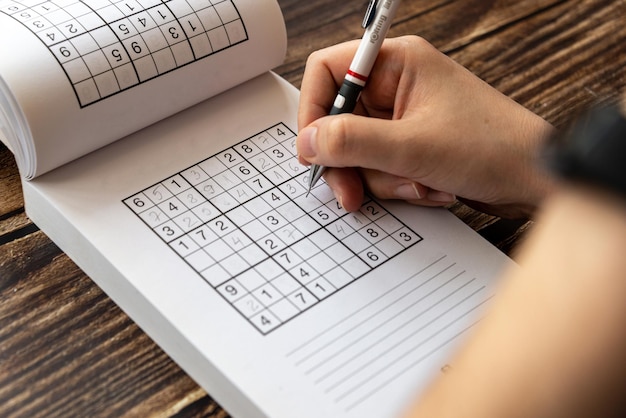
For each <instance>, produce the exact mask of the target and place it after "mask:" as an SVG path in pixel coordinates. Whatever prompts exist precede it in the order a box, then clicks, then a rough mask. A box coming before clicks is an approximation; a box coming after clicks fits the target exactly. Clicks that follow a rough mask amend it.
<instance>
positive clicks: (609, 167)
mask: <svg viewBox="0 0 626 418" xmlns="http://www.w3.org/2000/svg"><path fill="white" fill-rule="evenodd" d="M547 151H548V158H549V164H550V166H551V168H552V169H553V170H554V171H555V172H556V173H557V174H558V175H560V176H562V177H564V178H566V179H569V180H574V181H581V182H585V183H590V184H593V185H596V186H600V187H603V188H605V189H607V188H608V189H610V190H612V191H614V192H617V193H619V194H621V195H622V196H623V197H626V118H625V117H624V115H623V114H622V113H620V111H619V108H617V107H602V108H595V109H593V110H592V111H591V112H589V113H588V114H587V115H585V117H583V118H580V119H579V120H578V121H577V122H576V123H575V124H574V125H573V126H572V127H571V128H570V129H569V130H568V131H567V134H565V135H562V136H560V137H557V138H555V139H554V140H553V141H552V142H551V143H550V144H549V145H548V149H547Z"/></svg>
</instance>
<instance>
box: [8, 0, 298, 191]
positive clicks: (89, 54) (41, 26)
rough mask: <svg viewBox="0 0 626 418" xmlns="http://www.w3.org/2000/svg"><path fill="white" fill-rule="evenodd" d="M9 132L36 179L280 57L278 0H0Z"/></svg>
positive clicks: (23, 165) (26, 173)
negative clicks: (50, 0) (47, 0)
mask: <svg viewBox="0 0 626 418" xmlns="http://www.w3.org/2000/svg"><path fill="white" fill-rule="evenodd" d="M0 38H1V39H3V41H2V42H0V57H2V59H1V60H0V106H1V107H2V108H3V109H2V111H1V112H0V128H2V129H0V139H1V140H2V141H3V142H5V143H7V145H8V146H9V148H10V149H11V150H12V151H13V152H14V153H15V156H16V160H17V163H18V167H19V168H20V171H21V173H22V176H23V177H25V178H27V179H31V178H33V177H36V176H38V175H40V174H42V173H45V172H47V171H49V170H51V169H53V168H55V167H58V166H60V165H62V164H64V163H66V162H68V161H71V160H73V159H75V158H77V157H79V156H81V155H84V154H86V153H88V152H90V151H93V150H94V149H98V148H100V147H101V146H103V145H106V144H108V143H110V142H112V141H115V140H117V139H120V138H122V137H124V136H126V135H128V134H129V133H131V132H134V131H136V130H138V129H140V128H143V127H145V126H147V125H149V124H151V123H154V122H156V121H158V120H160V119H162V118H164V117H167V116H169V115H171V114H173V113H175V112H178V111H180V110H182V109H185V108H187V107H189V106H191V105H193V104H196V103H198V102H200V101H201V100H204V99H206V98H208V97H211V96H213V95H215V94H217V93H219V92H222V91H224V90H227V89H229V88H231V87H232V86H234V85H237V84H239V83H241V82H243V81H245V80H248V79H250V78H252V77H255V76H257V75H259V74H262V73H263V72H266V71H268V70H270V69H271V68H274V67H275V66H277V65H279V64H280V63H281V62H282V61H283V59H284V56H285V52H286V31H285V26H284V21H283V19H282V14H281V12H280V8H279V6H278V4H277V2H276V1H275V0H232V1H231V0H228V1H224V2H212V3H211V2H210V1H209V0H195V1H190V2H187V1H184V0H171V1H169V2H167V4H164V3H161V2H160V1H154V0H140V1H135V0H128V1H126V0H123V1H121V2H113V1H110V0H104V1H98V0H84V1H79V0H65V1H61V0H53V1H52V2H39V1H26V0H0Z"/></svg>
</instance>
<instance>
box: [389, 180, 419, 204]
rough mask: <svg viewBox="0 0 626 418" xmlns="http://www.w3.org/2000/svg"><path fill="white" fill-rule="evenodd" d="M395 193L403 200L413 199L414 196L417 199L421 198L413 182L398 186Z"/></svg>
mask: <svg viewBox="0 0 626 418" xmlns="http://www.w3.org/2000/svg"><path fill="white" fill-rule="evenodd" d="M395 195H396V197H397V198H398V199H403V200H415V199H416V198H417V199H421V198H422V195H421V194H420V192H419V190H418V189H417V186H416V185H415V183H407V184H403V185H401V186H398V187H397V188H396V190H395Z"/></svg>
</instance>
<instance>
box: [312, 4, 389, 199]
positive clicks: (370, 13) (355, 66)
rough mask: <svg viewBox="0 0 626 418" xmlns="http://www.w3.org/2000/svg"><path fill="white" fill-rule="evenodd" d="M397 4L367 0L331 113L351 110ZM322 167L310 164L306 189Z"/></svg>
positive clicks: (320, 172) (317, 177) (383, 38)
mask: <svg viewBox="0 0 626 418" xmlns="http://www.w3.org/2000/svg"><path fill="white" fill-rule="evenodd" d="M399 4H400V0H370V2H369V4H368V6H367V11H366V12H365V18H364V19H363V25H362V26H363V28H364V29H365V33H364V34H363V38H361V41H360V43H359V48H358V49H357V51H356V54H355V55H354V58H353V59H352V63H351V64H350V68H349V69H348V71H347V73H346V76H345V78H344V80H343V84H342V85H341V88H340V89H339V92H338V93H337V96H336V97H335V102H334V103H333V107H332V109H331V110H330V114H331V115H338V114H340V113H352V112H353V111H354V108H355V107H356V103H357V101H358V100H359V96H360V95H361V90H363V87H365V83H366V82H367V79H368V77H369V75H370V72H371V71H372V67H373V66H374V62H375V61H376V58H377V57H378V52H379V51H380V47H381V46H382V44H383V41H384V40H385V37H386V36H387V32H388V31H389V27H391V22H392V21H393V18H394V16H395V14H396V10H397V9H398V5H399ZM325 169H326V168H325V167H324V166H320V165H315V164H313V165H312V166H311V170H310V173H309V192H311V189H312V188H313V187H314V186H315V184H316V183H317V182H318V180H319V179H320V177H322V174H323V173H324V170H325ZM307 195H308V194H307Z"/></svg>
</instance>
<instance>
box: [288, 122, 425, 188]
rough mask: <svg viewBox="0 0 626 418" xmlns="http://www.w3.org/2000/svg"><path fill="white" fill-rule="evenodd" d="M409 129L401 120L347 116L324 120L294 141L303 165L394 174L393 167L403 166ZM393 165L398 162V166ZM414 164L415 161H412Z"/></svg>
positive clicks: (301, 133)
mask: <svg viewBox="0 0 626 418" xmlns="http://www.w3.org/2000/svg"><path fill="white" fill-rule="evenodd" d="M407 130H409V131H410V129H409V127H408V126H407V124H406V123H403V122H401V121H388V120H382V119H375V118H368V117H363V116H356V115H350V114H343V115H335V116H330V117H323V118H321V119H318V120H316V121H315V122H313V123H312V124H311V125H309V126H307V127H306V128H304V129H302V130H301V131H300V132H299V134H298V137H297V139H296V146H297V149H298V155H299V158H300V160H301V162H303V163H312V164H318V165H324V166H327V167H362V168H369V169H376V170H380V171H386V172H390V173H392V174H396V175H400V176H406V173H400V172H394V171H393V167H394V165H395V166H396V167H397V168H398V169H399V170H402V168H403V167H401V166H406V165H407V164H406V161H403V160H406V159H407V158H409V157H408V156H407V149H406V148H403V146H406V145H403V143H405V142H406V141H405V138H410V137H411V133H410V132H404V131H407ZM396 163H401V165H400V166H399V165H398V164H396ZM412 163H417V161H412Z"/></svg>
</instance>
